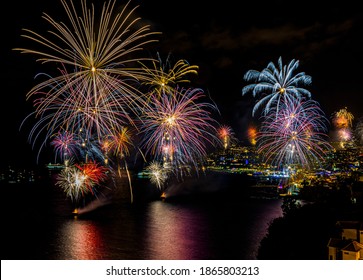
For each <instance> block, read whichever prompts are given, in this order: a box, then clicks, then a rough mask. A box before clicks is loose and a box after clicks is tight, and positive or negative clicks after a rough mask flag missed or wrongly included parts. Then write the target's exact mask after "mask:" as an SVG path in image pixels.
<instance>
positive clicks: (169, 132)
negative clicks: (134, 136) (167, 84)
mask: <svg viewBox="0 0 363 280" xmlns="http://www.w3.org/2000/svg"><path fill="white" fill-rule="evenodd" d="M202 98H205V95H204V92H203V91H202V90H201V89H182V90H179V89H175V91H174V93H173V94H172V95H166V94H164V95H162V96H161V98H160V99H158V98H157V97H155V96H154V97H153V99H152V102H151V104H152V106H153V107H152V108H150V109H146V110H144V117H143V123H142V127H141V133H142V134H143V139H144V140H143V141H142V143H141V147H142V148H145V149H146V154H151V155H153V156H154V157H155V159H156V160H160V161H162V162H164V164H166V165H171V166H173V167H174V168H180V167H182V166H185V165H192V166H194V167H195V168H196V169H197V165H198V162H200V161H202V160H203V159H205V157H206V155H207V152H206V151H207V144H212V145H214V144H215V143H216V142H218V138H217V137H216V135H217V133H216V128H215V126H214V124H216V121H215V120H214V119H213V118H212V117H211V111H213V110H215V109H216V107H215V106H214V105H212V104H211V103H208V102H202V101H201V99H202Z"/></svg>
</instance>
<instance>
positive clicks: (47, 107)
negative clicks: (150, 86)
mask: <svg viewBox="0 0 363 280" xmlns="http://www.w3.org/2000/svg"><path fill="white" fill-rule="evenodd" d="M61 3H62V5H63V8H64V10H65V11H66V14H67V16H68V19H69V25H67V24H66V23H63V22H57V21H56V20H55V19H53V18H52V17H50V16H49V15H47V14H44V16H43V18H44V19H45V20H46V22H47V23H48V24H49V25H50V27H52V28H53V30H51V31H50V32H49V33H48V35H47V36H44V35H40V34H38V33H36V32H34V31H31V30H28V29H24V32H25V35H23V37H25V38H27V39H30V40H31V41H33V42H35V43H36V44H38V46H39V47H40V49H42V51H40V50H33V49H27V48H17V49H15V50H19V51H21V52H22V53H26V54H31V55H35V56H38V57H39V59H38V61H40V62H42V63H49V64H53V65H57V66H56V67H57V68H58V67H59V66H61V68H60V69H59V70H60V75H58V76H55V77H52V76H50V75H43V76H42V77H45V78H46V79H45V80H44V81H43V82H40V83H39V84H38V85H36V86H34V87H33V88H32V89H31V90H30V91H29V92H28V94H27V98H32V97H34V96H35V97H37V96H39V95H40V97H37V98H36V100H35V102H34V106H35V108H36V112H35V114H34V115H36V116H37V117H40V119H39V121H38V122H37V123H36V125H35V126H34V128H33V130H32V131H31V136H30V138H33V140H34V141H35V140H36V139H37V138H38V137H39V135H40V134H41V131H47V134H46V137H45V138H46V140H47V139H48V138H49V136H50V135H52V134H53V133H54V132H55V131H58V130H59V129H60V128H61V127H63V128H64V129H65V130H67V131H70V132H72V131H73V132H74V131H77V130H79V129H83V131H87V133H88V134H89V135H88V136H87V138H90V137H93V135H96V136H97V138H98V139H99V140H100V139H102V138H103V137H104V136H105V135H108V134H110V133H111V132H112V131H113V130H114V129H115V128H117V126H118V125H119V124H120V123H121V124H123V123H125V122H127V123H132V122H133V120H132V115H133V114H134V115H135V114H138V110H139V107H140V106H141V107H145V106H146V103H145V101H144V100H143V99H142V98H141V95H142V93H141V92H140V91H139V86H140V82H142V81H145V80H148V76H147V75H146V74H145V71H144V70H143V69H142V68H141V67H139V66H138V65H139V64H138V62H140V61H144V60H145V61H146V60H148V59H147V58H142V57H139V56H136V53H138V52H140V51H142V50H143V48H144V47H145V45H147V44H149V43H151V42H154V41H156V40H155V39H149V38H151V37H152V35H155V34H156V33H155V32H151V31H150V29H149V26H147V25H145V26H143V25H142V24H140V22H139V20H140V18H134V16H133V13H134V10H135V9H136V8H133V9H131V10H130V11H129V3H130V2H128V3H127V4H126V5H125V7H124V8H123V9H122V11H121V12H120V13H115V12H114V10H115V1H109V2H108V3H106V2H105V3H104V4H103V8H102V12H101V14H100V16H99V18H96V12H95V9H94V7H93V6H92V7H91V8H89V7H88V6H87V3H86V0H82V1H81V11H82V12H81V14H80V15H78V14H77V9H76V7H75V6H74V4H73V2H71V1H70V2H69V3H68V2H67V1H66V0H61ZM43 50H44V51H43ZM132 55H135V56H136V57H132ZM37 130H38V131H37ZM46 140H45V141H46ZM45 141H44V142H43V143H42V145H41V146H44V144H45Z"/></svg>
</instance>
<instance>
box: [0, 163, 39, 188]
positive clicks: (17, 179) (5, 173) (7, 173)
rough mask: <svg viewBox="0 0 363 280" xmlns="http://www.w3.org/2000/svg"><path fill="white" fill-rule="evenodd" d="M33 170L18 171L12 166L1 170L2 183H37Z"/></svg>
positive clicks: (0, 179) (0, 180)
mask: <svg viewBox="0 0 363 280" xmlns="http://www.w3.org/2000/svg"><path fill="white" fill-rule="evenodd" d="M35 177H36V176H35V173H34V171H33V170H27V169H16V168H13V167H11V166H9V167H8V168H6V169H4V170H0V182H3V183H9V184H19V183H29V182H34V181H35Z"/></svg>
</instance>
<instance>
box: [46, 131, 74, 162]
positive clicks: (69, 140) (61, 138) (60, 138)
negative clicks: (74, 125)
mask: <svg viewBox="0 0 363 280" xmlns="http://www.w3.org/2000/svg"><path fill="white" fill-rule="evenodd" d="M51 145H52V146H54V149H55V153H56V155H58V156H59V157H60V159H61V160H64V161H67V160H68V159H69V158H70V157H72V156H73V155H74V154H75V153H76V150H77V147H76V141H75V138H74V135H73V133H69V132H67V131H64V132H58V133H57V134H56V135H55V137H54V139H53V141H52V142H51Z"/></svg>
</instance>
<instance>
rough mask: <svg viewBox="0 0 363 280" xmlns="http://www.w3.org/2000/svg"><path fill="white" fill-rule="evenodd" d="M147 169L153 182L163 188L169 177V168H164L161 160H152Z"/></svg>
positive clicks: (160, 188)
mask: <svg viewBox="0 0 363 280" xmlns="http://www.w3.org/2000/svg"><path fill="white" fill-rule="evenodd" d="M146 170H147V171H148V172H149V173H150V180H151V182H152V183H153V184H155V185H156V186H157V187H158V188H159V190H162V189H163V185H164V183H165V181H166V180H167V179H168V169H166V168H163V166H162V165H161V164H160V163H159V162H157V161H152V162H151V163H150V164H149V165H148V167H147V168H146Z"/></svg>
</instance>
